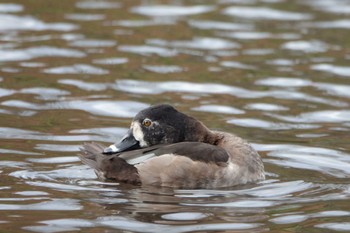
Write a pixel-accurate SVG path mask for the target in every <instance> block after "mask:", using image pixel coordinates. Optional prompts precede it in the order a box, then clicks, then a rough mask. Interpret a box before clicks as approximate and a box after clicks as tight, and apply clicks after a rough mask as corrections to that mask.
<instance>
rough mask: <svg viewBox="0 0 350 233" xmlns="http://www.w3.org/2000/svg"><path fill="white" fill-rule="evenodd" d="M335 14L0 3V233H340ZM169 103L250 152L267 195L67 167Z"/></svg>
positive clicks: (239, 2) (169, 4)
mask: <svg viewBox="0 0 350 233" xmlns="http://www.w3.org/2000/svg"><path fill="white" fill-rule="evenodd" d="M349 6H350V1H349V0H307V1H286V0H244V1H243V0H220V1H215V2H214V1H194V0H193V1H181V0H178V1H122V0H120V1H112V0H109V1H84V0H81V1H43V0H36V1H28V0H26V1H24V0H17V1H12V2H10V1H8V2H6V3H0V63H1V66H0V177H1V182H0V190H1V194H0V213H1V214H0V227H1V229H2V231H4V232H78V231H84V232H96V231H98V232H110V231H113V232H114V231H116V232H122V231H128V232H210V231H214V232H348V231H350V204H349V201H350V182H349V178H350V147H349V139H350V137H349V129H350V110H349V105H350V94H349V93H350V82H349V76H350V66H349V60H350V53H349V49H348V48H349V46H350V45H349V40H348V38H349V37H350V31H349V29H350V26H349V25H350V18H349V17H350V8H349ZM155 103H170V104H172V105H174V106H176V107H177V108H178V109H179V110H181V111H184V112H186V113H188V114H190V115H192V116H194V117H196V118H198V119H200V120H201V121H203V122H204V123H205V124H206V125H208V126H209V127H210V128H212V129H218V130H223V131H227V132H231V133H236V134H237V135H239V136H241V137H243V138H246V139H247V140H249V141H250V142H251V143H252V144H253V146H254V147H255V148H256V149H257V150H258V151H259V153H260V154H261V156H262V158H263V160H264V164H265V167H266V175H267V179H266V181H263V182H261V183H259V184H254V185H244V186H237V187H230V188H225V189H215V190H201V189H199V190H177V189H175V190H174V189H170V188H157V187H135V186H130V185H125V184H111V183H104V182H101V181H99V180H98V179H96V176H95V174H94V173H93V171H91V169H89V168H88V167H86V166H85V165H82V164H81V162H80V161H79V160H78V158H77V153H78V151H79V147H80V145H81V144H82V143H83V142H87V141H97V142H100V143H105V144H106V145H108V144H110V143H112V142H115V141H116V140H118V139H120V137H121V136H122V135H123V134H124V133H125V132H126V131H127V128H128V126H129V124H130V119H131V118H132V117H133V116H134V115H135V114H136V113H137V112H138V111H139V110H141V109H143V108H145V107H147V106H149V105H151V104H155Z"/></svg>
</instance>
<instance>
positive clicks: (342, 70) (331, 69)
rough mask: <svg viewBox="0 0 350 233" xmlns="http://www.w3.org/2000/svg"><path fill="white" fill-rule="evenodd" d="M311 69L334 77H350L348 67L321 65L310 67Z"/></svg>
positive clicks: (349, 67) (349, 68)
mask: <svg viewBox="0 0 350 233" xmlns="http://www.w3.org/2000/svg"><path fill="white" fill-rule="evenodd" d="M311 69H313V70H319V71H325V72H328V73H332V74H335V75H340V76H347V77H350V66H336V65H332V64H326V63H322V64H316V65H312V66H311Z"/></svg>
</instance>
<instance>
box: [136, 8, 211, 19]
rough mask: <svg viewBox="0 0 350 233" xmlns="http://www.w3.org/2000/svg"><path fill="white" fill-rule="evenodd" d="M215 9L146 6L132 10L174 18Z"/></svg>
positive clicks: (152, 15)
mask: <svg viewBox="0 0 350 233" xmlns="http://www.w3.org/2000/svg"><path fill="white" fill-rule="evenodd" d="M214 9H215V7H214V6H207V5H197V6H171V5H144V6H136V7H133V8H131V12H132V13H137V14H141V15H146V16H150V17H174V16H186V15H197V14H203V13H207V12H210V11H213V10H214Z"/></svg>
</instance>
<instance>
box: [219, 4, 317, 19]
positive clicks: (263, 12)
mask: <svg viewBox="0 0 350 233" xmlns="http://www.w3.org/2000/svg"><path fill="white" fill-rule="evenodd" d="M223 13H224V14H227V15H230V16H236V17H242V18H249V19H263V20H308V19H311V18H312V16H311V15H310V14H305V13H297V12H289V11H281V10H275V9H271V8H267V7H243V6H242V7H240V6H232V7H227V8H226V9H224V10H223Z"/></svg>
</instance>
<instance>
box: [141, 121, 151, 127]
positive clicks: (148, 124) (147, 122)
mask: <svg viewBox="0 0 350 233" xmlns="http://www.w3.org/2000/svg"><path fill="white" fill-rule="evenodd" d="M142 124H143V125H144V126H146V127H148V126H150V125H152V121H151V120H150V119H144V120H143V122H142Z"/></svg>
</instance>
